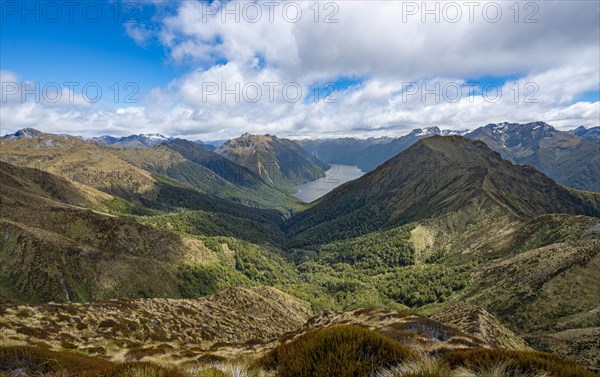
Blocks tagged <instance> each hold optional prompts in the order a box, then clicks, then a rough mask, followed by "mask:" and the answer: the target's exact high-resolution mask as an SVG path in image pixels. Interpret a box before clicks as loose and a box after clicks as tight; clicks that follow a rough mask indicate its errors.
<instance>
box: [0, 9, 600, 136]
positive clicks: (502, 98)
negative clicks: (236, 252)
mask: <svg viewBox="0 0 600 377" xmlns="http://www.w3.org/2000/svg"><path fill="white" fill-rule="evenodd" d="M1 18H2V19H1V20H0V22H1V26H2V33H0V42H1V44H2V54H0V69H1V74H0V80H1V81H2V89H1V90H2V92H1V95H2V109H1V111H0V121H1V124H2V130H1V131H2V133H9V132H14V131H16V130H17V129H21V128H24V127H34V128H40V129H42V130H44V131H46V132H59V133H62V132H65V133H71V134H79V135H82V136H92V135H101V134H111V135H116V136H121V135H130V134H138V133H154V132H159V133H162V134H166V135H172V136H180V137H186V138H198V139H204V140H214V139H226V138H230V137H235V136H239V135H240V134H241V133H243V132H250V133H258V134H264V133H270V134H277V135H280V136H287V137H332V136H333V137H336V136H349V135H352V136H361V137H364V136H381V135H391V136H395V135H401V134H404V133H407V132H408V131H410V130H412V129H414V128H419V127H427V126H439V127H441V128H450V129H465V128H475V127H478V126H481V125H483V124H486V123H491V122H502V121H514V122H528V121H534V120H543V121H546V122H548V123H550V124H552V125H554V126H556V127H557V128H573V127H574V126H578V125H586V126H596V125H598V123H599V119H600V99H599V90H600V84H599V83H600V51H599V49H598V45H599V44H600V21H599V20H600V3H599V2H597V1H569V2H564V1H544V2H483V1H474V2H460V1H459V2H441V1H440V2H436V1H433V2H427V3H426V4H424V3H423V2H420V1H419V2H411V1H404V2H400V1H398V2H390V1H381V2H378V1H370V2H367V1H339V2H327V1H323V2H312V1H297V2H293V1H292V2H280V1H270V2H269V1H267V2H253V1H241V2H236V1H229V2H217V1H213V2H211V3H209V2H202V1H195V0H187V1H180V2H166V1H152V0H147V1H127V2H121V1H108V2H104V1H102V2H100V1H98V2H96V1H85V2H80V3H77V2H35V3H34V2H20V1H15V2H13V1H5V2H2V9H1Z"/></svg>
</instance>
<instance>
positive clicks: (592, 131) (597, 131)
mask: <svg viewBox="0 0 600 377" xmlns="http://www.w3.org/2000/svg"><path fill="white" fill-rule="evenodd" d="M569 134H571V135H573V136H577V137H581V138H584V139H586V140H590V141H593V140H598V139H600V126H598V127H591V128H585V127H584V126H581V127H577V128H576V129H574V130H571V131H569Z"/></svg>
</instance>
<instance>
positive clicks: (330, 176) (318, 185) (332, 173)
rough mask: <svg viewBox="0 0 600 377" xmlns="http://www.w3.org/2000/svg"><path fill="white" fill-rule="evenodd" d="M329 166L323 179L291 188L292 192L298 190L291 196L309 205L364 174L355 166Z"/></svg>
mask: <svg viewBox="0 0 600 377" xmlns="http://www.w3.org/2000/svg"><path fill="white" fill-rule="evenodd" d="M329 165H330V166H331V169H329V170H327V171H326V172H325V177H323V178H319V179H317V180H316V181H312V182H308V183H303V184H301V185H298V186H294V187H292V188H293V189H294V190H298V192H296V193H295V194H293V195H294V196H295V197H296V198H298V199H300V200H302V201H304V202H306V203H310V202H312V201H314V200H317V199H319V198H320V197H321V196H323V195H325V194H327V193H328V192H330V191H331V190H333V189H334V188H336V187H338V186H340V185H343V184H344V183H346V182H348V181H351V180H353V179H356V178H359V177H360V176H362V175H363V174H365V173H363V172H362V171H361V170H360V169H359V168H358V167H356V166H350V165H337V164H329Z"/></svg>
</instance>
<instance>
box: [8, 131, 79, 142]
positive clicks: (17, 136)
mask: <svg viewBox="0 0 600 377" xmlns="http://www.w3.org/2000/svg"><path fill="white" fill-rule="evenodd" d="M42 135H44V133H43V132H42V131H39V130H36V129H35V128H23V129H21V130H19V131H17V132H15V133H14V134H7V135H4V136H2V137H1V138H0V140H22V139H33V138H36V137H39V136H42ZM55 136H60V137H62V138H65V139H81V138H80V137H78V136H71V135H67V134H60V135H55Z"/></svg>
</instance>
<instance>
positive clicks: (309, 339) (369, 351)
mask: <svg viewBox="0 0 600 377" xmlns="http://www.w3.org/2000/svg"><path fill="white" fill-rule="evenodd" d="M416 357H417V354H416V352H415V351H413V350H411V349H410V348H408V347H405V346H403V345H401V344H400V343H397V342H394V341H393V340H391V339H389V338H387V337H385V336H383V335H381V334H378V333H376V332H373V331H370V330H368V329H365V328H362V327H358V326H335V327H330V328H327V329H321V330H317V331H313V332H310V333H308V334H305V335H303V336H301V337H300V338H298V339H296V340H294V341H292V342H290V343H288V344H283V345H280V346H278V347H277V348H275V349H274V350H272V351H271V352H270V353H268V354H267V355H266V356H264V357H263V358H261V359H259V360H258V362H257V363H256V364H255V367H261V368H264V369H267V370H274V369H276V370H277V375H278V376H281V377H288V376H289V377H302V376H305V377H330V376H336V377H346V376H348V377H351V376H368V375H371V374H372V373H373V372H375V371H377V370H379V369H381V368H384V367H390V366H392V365H397V364H398V363H400V362H401V361H403V360H406V359H411V358H416Z"/></svg>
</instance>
